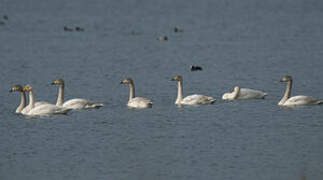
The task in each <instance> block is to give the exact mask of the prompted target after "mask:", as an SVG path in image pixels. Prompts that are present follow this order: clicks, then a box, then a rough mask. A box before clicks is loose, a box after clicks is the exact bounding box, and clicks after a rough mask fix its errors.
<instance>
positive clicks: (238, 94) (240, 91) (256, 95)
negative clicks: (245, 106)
mask: <svg viewBox="0 0 323 180" xmlns="http://www.w3.org/2000/svg"><path fill="white" fill-rule="evenodd" d="M265 96H267V93H265V92H262V91H258V90H254V89H248V88H240V87H238V86H235V87H234V90H233V92H232V93H225V94H223V96H222V99H223V100H237V99H264V98H265Z"/></svg>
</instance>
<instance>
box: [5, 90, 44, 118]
mask: <svg viewBox="0 0 323 180" xmlns="http://www.w3.org/2000/svg"><path fill="white" fill-rule="evenodd" d="M16 91H18V92H20V97H21V99H20V105H19V106H18V107H17V109H16V113H22V112H24V113H26V112H28V111H29V110H30V108H27V109H26V108H25V107H26V94H25V92H24V91H23V87H22V86H21V85H19V84H17V85H14V87H13V88H11V89H10V90H9V92H16ZM42 104H49V102H45V101H38V102H35V107H36V106H39V105H42Z"/></svg>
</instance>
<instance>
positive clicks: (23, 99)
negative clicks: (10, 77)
mask: <svg viewBox="0 0 323 180" xmlns="http://www.w3.org/2000/svg"><path fill="white" fill-rule="evenodd" d="M9 92H19V93H20V105H19V106H18V107H17V109H16V113H21V111H22V110H23V109H24V108H25V106H26V94H25V92H24V91H23V87H22V86H21V85H19V84H17V85H14V86H13V88H11V89H10V90H9Z"/></svg>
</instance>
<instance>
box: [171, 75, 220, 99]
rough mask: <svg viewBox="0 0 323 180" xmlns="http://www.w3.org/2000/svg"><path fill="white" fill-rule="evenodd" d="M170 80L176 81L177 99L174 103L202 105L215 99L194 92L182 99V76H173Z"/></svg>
mask: <svg viewBox="0 0 323 180" xmlns="http://www.w3.org/2000/svg"><path fill="white" fill-rule="evenodd" d="M172 81H178V83H177V86H178V91H177V99H176V101H175V104H177V105H202V104H212V103H214V102H215V101H216V99H215V98H213V97H208V96H204V95H199V94H194V95H190V96H187V97H185V98H184V99H183V78H182V76H174V77H173V79H172Z"/></svg>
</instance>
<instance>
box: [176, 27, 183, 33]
mask: <svg viewBox="0 0 323 180" xmlns="http://www.w3.org/2000/svg"><path fill="white" fill-rule="evenodd" d="M174 32H176V33H177V32H184V30H183V29H180V28H178V27H175V28H174Z"/></svg>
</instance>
